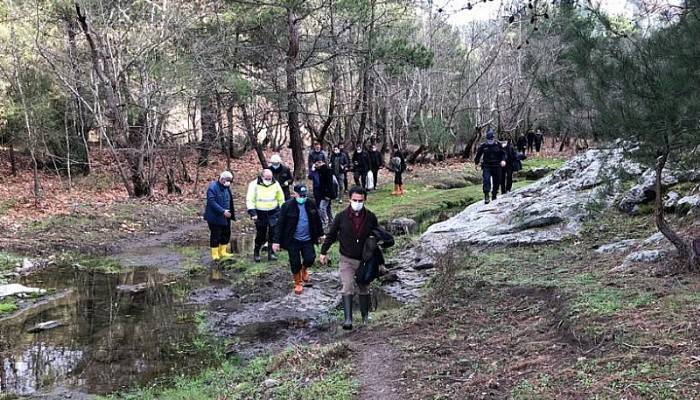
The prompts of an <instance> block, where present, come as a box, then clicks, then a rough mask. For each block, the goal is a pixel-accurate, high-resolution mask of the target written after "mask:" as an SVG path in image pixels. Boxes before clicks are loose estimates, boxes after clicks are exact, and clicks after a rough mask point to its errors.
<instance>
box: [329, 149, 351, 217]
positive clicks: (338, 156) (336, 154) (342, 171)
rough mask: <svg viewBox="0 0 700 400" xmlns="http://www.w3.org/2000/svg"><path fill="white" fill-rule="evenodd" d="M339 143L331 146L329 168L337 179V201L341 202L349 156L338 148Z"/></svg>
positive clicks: (346, 181)
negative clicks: (331, 152)
mask: <svg viewBox="0 0 700 400" xmlns="http://www.w3.org/2000/svg"><path fill="white" fill-rule="evenodd" d="M340 146H341V145H337V146H335V147H334V148H333V154H331V169H332V170H333V174H334V175H335V179H336V180H337V181H338V202H339V203H342V202H343V201H342V200H341V197H342V196H341V194H342V193H343V192H345V191H346V190H347V189H348V187H347V184H348V169H350V158H349V157H348V153H346V152H344V151H342V150H340Z"/></svg>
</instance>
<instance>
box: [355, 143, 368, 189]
mask: <svg viewBox="0 0 700 400" xmlns="http://www.w3.org/2000/svg"><path fill="white" fill-rule="evenodd" d="M352 170H353V172H354V175H355V186H361V187H362V188H363V189H367V172H369V157H368V156H367V153H365V152H364V150H362V145H357V148H356V149H355V153H353V155H352Z"/></svg>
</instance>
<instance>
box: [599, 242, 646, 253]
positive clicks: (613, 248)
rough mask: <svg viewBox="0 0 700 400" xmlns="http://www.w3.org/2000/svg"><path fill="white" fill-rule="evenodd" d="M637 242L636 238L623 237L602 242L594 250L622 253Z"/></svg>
mask: <svg viewBox="0 0 700 400" xmlns="http://www.w3.org/2000/svg"><path fill="white" fill-rule="evenodd" d="M637 244H639V241H638V240H635V239H625V240H621V241H619V242H615V243H610V244H604V245H602V246H600V247H598V248H597V249H596V250H595V251H596V253H599V254H611V253H624V252H625V251H627V250H629V249H631V248H632V247H634V246H636V245H637Z"/></svg>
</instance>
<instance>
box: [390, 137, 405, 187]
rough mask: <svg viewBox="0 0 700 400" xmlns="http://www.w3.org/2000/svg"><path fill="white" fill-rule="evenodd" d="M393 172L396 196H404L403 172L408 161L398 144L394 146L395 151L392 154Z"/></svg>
mask: <svg viewBox="0 0 700 400" xmlns="http://www.w3.org/2000/svg"><path fill="white" fill-rule="evenodd" d="M390 165H391V170H392V171H394V191H393V192H391V194H392V195H394V196H403V195H404V190H403V172H404V171H405V170H406V159H405V158H404V156H403V152H402V151H401V150H400V149H399V145H398V144H394V151H393V153H391V161H390Z"/></svg>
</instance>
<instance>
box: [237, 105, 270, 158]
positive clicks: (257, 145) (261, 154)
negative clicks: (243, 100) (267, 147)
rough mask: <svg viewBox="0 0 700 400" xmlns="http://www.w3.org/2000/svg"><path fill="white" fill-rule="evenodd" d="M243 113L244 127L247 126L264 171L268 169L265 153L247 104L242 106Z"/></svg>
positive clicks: (251, 143) (252, 144)
mask: <svg viewBox="0 0 700 400" xmlns="http://www.w3.org/2000/svg"><path fill="white" fill-rule="evenodd" d="M239 107H240V108H241V113H243V125H245V130H246V132H247V133H248V138H249V139H250V145H251V146H253V149H255V154H257V155H258V161H260V166H262V168H263V169H265V168H267V167H268V165H267V160H266V159H265V153H264V152H263V149H262V146H261V145H260V142H258V133H257V132H255V127H254V126H253V120H252V119H251V117H250V114H248V107H247V106H246V105H245V104H240V105H239Z"/></svg>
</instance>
